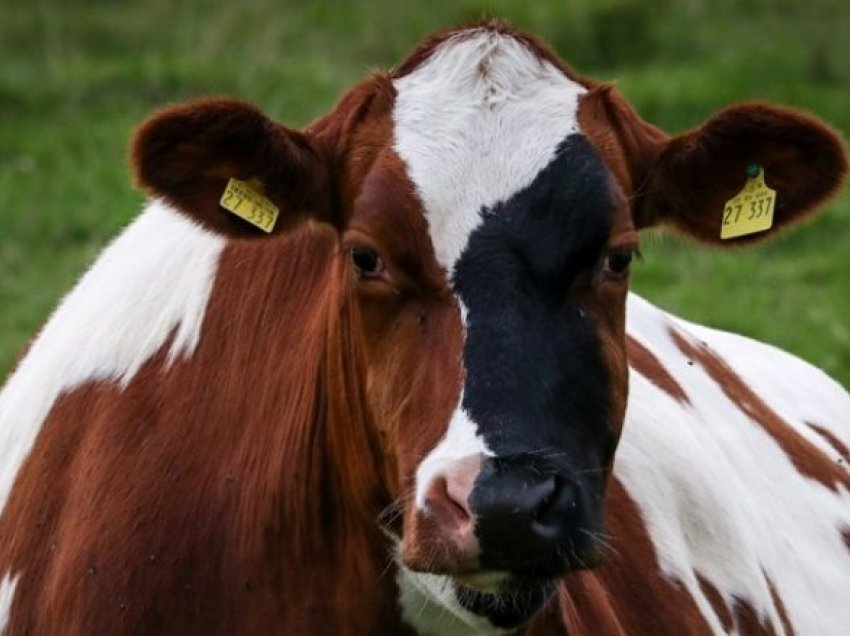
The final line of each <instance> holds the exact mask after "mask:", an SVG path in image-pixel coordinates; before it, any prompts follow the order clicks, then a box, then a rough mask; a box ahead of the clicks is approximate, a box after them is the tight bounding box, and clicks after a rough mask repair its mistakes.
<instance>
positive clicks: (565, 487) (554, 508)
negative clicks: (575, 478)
mask: <svg viewBox="0 0 850 636" xmlns="http://www.w3.org/2000/svg"><path fill="white" fill-rule="evenodd" d="M545 484H546V486H545V489H544V490H543V495H542V497H540V498H539V499H538V503H537V507H536V508H535V510H534V513H533V526H534V528H535V530H536V532H538V533H541V534H543V535H548V534H549V533H552V532H560V531H562V530H563V529H564V528H565V527H566V525H565V524H569V523H570V519H571V518H573V517H574V516H575V514H576V511H577V508H578V502H577V501H576V493H575V491H574V489H573V488H572V487H571V486H570V484H569V483H568V482H567V481H565V480H564V478H563V477H561V476H560V475H552V476H551V477H549V478H548V479H547V480H546V482H545Z"/></svg>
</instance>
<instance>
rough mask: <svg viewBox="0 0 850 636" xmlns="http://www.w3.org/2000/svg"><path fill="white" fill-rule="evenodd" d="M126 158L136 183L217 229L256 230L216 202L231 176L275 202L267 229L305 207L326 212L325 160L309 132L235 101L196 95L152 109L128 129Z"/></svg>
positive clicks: (304, 210) (255, 233)
mask: <svg viewBox="0 0 850 636" xmlns="http://www.w3.org/2000/svg"><path fill="white" fill-rule="evenodd" d="M131 161H132V163H133V168H134V170H135V175H136V181H137V183H138V184H139V186H140V187H142V188H143V189H144V190H146V191H148V192H149V193H150V194H152V195H153V196H157V197H162V198H164V199H165V200H166V201H168V202H169V203H171V204H172V205H174V206H175V207H176V208H177V209H178V210H180V211H181V212H183V213H184V214H186V215H188V216H190V217H191V218H193V219H194V220H195V221H197V222H199V223H200V224H202V225H203V226H204V227H206V228H208V229H211V230H213V231H216V232H219V233H223V234H227V235H243V236H263V235H264V232H263V231H262V230H260V229H258V228H257V227H255V226H254V225H252V224H251V223H249V222H247V221H245V220H243V219H241V218H239V217H238V216H237V215H235V214H232V213H230V212H227V211H226V210H225V209H224V208H223V207H222V206H221V205H220V201H221V199H222V196H223V194H224V192H225V188H226V187H227V185H228V183H229V180H230V179H231V178H235V179H238V180H240V181H244V182H251V183H252V184H253V185H252V188H253V190H254V191H257V192H261V194H262V196H263V197H265V198H266V199H268V200H269V201H271V202H272V203H273V204H274V205H275V206H276V207H277V208H278V209H279V215H278V220H277V222H276V223H275V229H274V230H273V231H275V232H279V231H280V230H281V229H282V228H285V227H286V226H287V225H289V224H291V223H292V222H293V221H295V220H297V219H298V218H303V217H304V216H305V215H310V216H318V217H326V216H329V215H330V205H331V200H330V199H331V194H330V192H331V189H330V187H329V183H328V181H329V176H328V173H329V169H328V165H327V164H328V162H327V161H326V160H325V159H324V158H323V157H322V155H321V153H320V152H319V150H318V149H317V148H316V147H315V145H314V144H313V143H312V141H311V139H310V137H308V136H307V135H305V134H304V133H300V132H297V131H294V130H290V129H287V128H285V127H283V126H281V125H279V124H277V123H275V122H273V121H272V120H270V119H269V118H268V117H266V116H265V115H264V114H263V113H262V112H261V111H259V110H258V109H257V108H255V107H254V106H251V105H250V104H246V103H243V102H239V101H234V100H228V99H216V100H200V101H194V102H188V103H185V104H179V105H177V106H173V107H171V108H167V109H165V110H162V111H160V112H158V113H155V114H154V115H153V116H151V117H150V118H149V119H148V120H147V121H146V122H144V123H143V124H142V125H141V126H140V127H139V128H138V130H137V131H136V133H135V135H134V137H133V141H132V145H131ZM249 212H250V210H249Z"/></svg>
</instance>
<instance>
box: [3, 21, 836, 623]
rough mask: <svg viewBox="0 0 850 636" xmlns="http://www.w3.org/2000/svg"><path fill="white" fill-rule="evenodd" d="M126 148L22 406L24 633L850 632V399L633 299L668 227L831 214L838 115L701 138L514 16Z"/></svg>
mask: <svg viewBox="0 0 850 636" xmlns="http://www.w3.org/2000/svg"><path fill="white" fill-rule="evenodd" d="M131 161H132V165H133V169H134V172H135V179H136V182H137V183H138V185H139V186H140V187H141V188H142V189H143V190H144V191H145V192H147V193H148V194H149V196H150V198H149V201H148V203H147V204H146V205H145V207H144V209H143V211H142V212H141V214H140V215H139V216H138V217H137V218H136V219H135V220H134V221H133V222H132V223H131V224H130V225H129V226H128V227H127V228H126V229H125V230H124V231H123V232H122V233H121V234H120V235H119V236H118V237H117V238H116V239H115V240H114V241H113V242H112V243H111V244H110V245H109V246H107V247H106V248H105V250H104V251H103V253H102V254H101V255H100V257H99V258H98V259H97V260H96V262H95V263H94V264H93V265H92V266H91V268H90V269H89V270H88V272H87V273H86V274H85V275H84V276H83V277H82V279H81V280H80V281H79V283H78V284H77V285H76V287H75V288H74V289H73V291H71V292H70V293H69V294H68V295H67V296H66V297H65V298H64V300H63V301H62V302H61V304H60V305H59V307H58V308H57V309H56V311H55V312H54V313H53V315H52V316H51V317H50V318H49V320H48V321H47V323H46V325H45V326H44V327H43V329H42V330H41V332H40V333H39V334H38V336H37V337H36V338H35V339H34V341H33V343H32V344H31V346H30V348H29V350H28V352H27V353H26V355H25V356H24V357H23V358H22V359H21V361H20V362H19V363H18V365H17V367H16V369H15V371H14V372H13V374H12V375H11V376H10V378H9V379H8V381H7V383H6V385H5V388H4V389H3V392H2V394H0V457H2V460H1V461H2V463H1V464H0V515H2V516H0V537H2V539H0V632H3V631H4V630H5V632H6V633H8V634H58V633H61V634H92V633H94V634H118V633H140V634H147V633H157V634H159V633H167V634H189V633H205V634H212V633H222V634H265V633H286V634H401V633H421V634H468V633H510V632H524V633H528V634H563V633H567V634H571V635H574V634H606V635H607V634H685V633H687V634H709V633H715V634H719V633H741V634H744V633H746V634H758V633H764V634H768V633H771V634H795V633H799V634H844V633H847V630H848V629H850V603H847V591H848V590H850V468H848V463H850V450H848V447H850V396H848V394H847V393H846V392H845V391H844V389H842V388H841V387H840V386H839V385H838V384H837V383H835V382H834V381H832V380H831V379H829V378H828V377H827V376H826V375H824V374H823V373H822V372H821V371H819V370H817V369H815V368H814V367H812V366H810V365H808V364H807V363H805V362H802V361H800V360H798V359H797V358H795V357H793V356H791V355H790V354H787V353H784V352H782V351H779V350H777V349H774V348H772V347H770V346H768V345H764V344H760V343H757V342H755V341H752V340H749V339H747V338H744V337H741V336H736V335H732V334H728V333H723V332H720V331H716V330H713V329H710V328H707V327H701V326H698V325H694V324H690V323H688V322H686V321H684V320H681V319H678V318H676V317H674V316H672V315H670V314H668V313H666V312H664V311H662V310H661V309H658V308H656V307H654V306H653V305H651V304H650V303H649V302H647V301H646V300H643V299H641V298H640V297H638V296H636V295H634V294H630V293H629V291H628V287H629V270H630V263H631V261H632V260H633V258H634V256H635V255H636V254H637V253H638V234H639V232H640V231H641V230H643V229H645V228H650V227H658V226H666V227H670V228H673V229H675V230H678V231H679V232H680V233H683V234H685V235H687V236H690V237H693V238H695V239H696V240H698V241H700V242H702V243H704V244H709V245H714V246H744V245H748V244H751V243H755V242H757V241H760V240H763V239H765V238H767V237H770V236H774V235H775V234H777V233H779V232H781V231H782V230H784V229H785V228H787V227H789V226H791V225H793V224H795V223H797V222H799V221H800V220H802V219H805V218H807V217H808V216H809V215H810V214H812V213H813V212H814V211H815V210H816V209H817V208H818V207H819V206H820V205H821V204H822V203H823V202H824V201H826V200H827V199H828V198H829V197H830V196H832V195H834V194H835V193H836V191H837V189H838V188H839V187H840V185H841V183H842V182H843V180H844V178H845V175H846V173H847V168H848V167H847V158H846V154H845V150H844V146H843V144H842V141H841V140H840V137H839V136H838V135H837V134H836V133H835V132H834V131H833V130H831V129H830V128H829V127H828V126H826V125H825V124H823V123H822V122H820V121H819V120H817V119H815V118H814V117H812V116H810V115H807V114H803V113H800V112H797V111H794V110H790V109H787V108H782V107H778V106H774V105H768V104H763V103H741V104H736V105H733V106H730V107H728V108H726V109H724V110H722V111H720V112H718V113H716V114H714V115H713V116H712V117H710V118H709V119H708V120H707V121H706V122H705V123H703V124H702V125H700V126H698V127H697V128H694V129H693V130H690V131H688V132H685V133H682V134H679V135H676V136H670V135H668V134H666V133H664V132H663V131H661V130H659V129H658V128H656V127H654V126H652V125H650V124H648V123H646V122H645V121H643V120H642V119H641V118H640V117H639V115H638V114H637V113H636V111H635V110H634V109H633V108H632V107H631V106H630V105H629V104H628V103H627V102H626V101H625V100H624V98H623V97H622V96H621V95H620V94H619V93H618V92H617V90H616V89H615V88H614V87H613V86H612V85H610V84H608V83H604V82H598V81H595V80H592V79H589V78H586V77H582V76H580V75H578V74H577V73H576V72H574V71H573V70H572V69H571V68H570V67H568V66H567V65H566V64H565V63H564V62H563V61H562V60H560V59H559V58H558V57H557V56H556V55H555V54H554V53H553V52H552V51H551V50H549V49H548V48H546V46H545V45H544V44H543V43H541V42H540V41H538V40H537V39H536V38H534V37H533V36H531V35H528V34H525V33H522V32H520V31H518V30H516V29H514V28H513V27H511V26H509V25H506V24H504V23H500V22H485V23H481V24H477V25H473V26H469V27H463V28H459V29H454V30H449V31H446V32H443V33H439V34H436V35H434V36H432V37H430V38H428V39H427V40H426V41H425V42H424V43H422V44H421V45H420V46H419V47H417V48H416V49H415V50H414V51H413V53H412V54H411V55H410V57H408V58H407V59H406V60H405V61H404V62H402V63H401V64H400V65H399V66H398V67H396V68H395V69H394V70H393V71H391V72H387V73H377V74H375V75H373V76H371V77H368V78H367V79H365V80H364V81H363V82H362V83H360V84H358V85H357V86H355V87H354V88H353V89H352V90H350V91H349V92H348V93H347V94H346V95H345V96H344V97H343V98H342V99H341V101H340V102H339V103H338V105H337V106H336V107H335V109H334V110H333V111H332V112H331V113H330V114H329V115H327V116H325V117H322V118H320V119H318V120H316V121H315V122H314V123H312V124H311V125H309V126H307V127H306V128H305V129H304V130H302V131H298V130H294V129H290V128H287V127H284V126H282V125H280V124H278V123H276V122H275V121H273V120H272V119H270V118H268V117H267V116H266V115H265V114H263V113H262V112H260V111H259V110H258V109H257V108H255V107H253V106H251V105H249V104H246V103H243V102H239V101H234V100H229V99H201V100H197V101H192V102H189V103H183V104H178V105H175V106H171V107H168V108H166V109H164V110H162V111H159V112H157V113H155V114H153V115H152V116H151V117H150V118H149V119H148V120H147V121H146V122H145V123H144V124H142V125H141V126H140V127H139V128H138V129H137V131H136V133H135V135H134V137H133V141H132V144H131ZM231 179H236V180H237V181H235V182H233V181H231ZM759 180H762V181H763V183H761V185H760V186H759V185H758V182H759ZM234 183H235V184H237V185H232V184H234ZM752 184H756V185H755V186H753V185H752ZM751 186H752V187H755V188H757V189H759V188H760V189H759V192H760V193H761V194H759V197H760V198H759V200H760V201H762V202H764V201H767V200H769V201H768V203H769V204H770V205H768V208H769V207H771V205H772V207H773V209H772V211H770V210H767V209H765V210H762V209H761V208H759V209H756V207H755V204H752V205H751V206H750V207H749V208H745V210H744V214H745V215H747V214H749V217H752V216H753V215H755V216H757V217H759V218H760V219H761V220H765V219H769V223H768V224H767V225H768V226H769V227H760V229H757V230H755V229H753V228H750V229H749V230H746V231H741V232H738V233H735V232H733V234H734V235H733V236H728V232H727V230H729V229H730V228H731V229H732V230H735V228H736V227H738V226H737V225H736V222H737V221H736V218H737V216H739V215H740V210H736V209H735V205H736V204H735V201H740V196H742V195H741V193H742V192H744V191H747V189H748V188H751ZM231 188H237V191H236V194H234V190H232V189H231ZM238 188H242V189H241V190H238ZM765 188H770V189H771V191H773V192H774V194H773V195H770V194H765V193H769V192H770V191H768V190H766V189H765ZM239 193H241V194H239ZM237 195H238V196H239V197H240V198H239V201H237V202H236V204H235V206H234V204H233V201H230V202H229V203H228V201H229V198H231V197H234V196H237ZM765 197H766V198H765ZM243 199H244V200H245V201H247V204H245V206H247V207H245V206H243V203H242V201H243ZM730 202H731V203H730ZM759 205H762V204H759ZM228 206H229V207H228ZM240 206H243V208H244V209H243V210H241V211H242V212H244V213H243V214H242V216H241V217H240V216H237V214H234V213H232V211H235V212H240ZM225 208H228V209H225ZM246 210H247V211H246ZM771 213H772V217H771V216H770V214H771ZM733 215H734V216H735V217H736V218H732V217H733ZM242 217H247V218H248V220H247V221H246V219H245V218H242ZM749 217H748V218H749ZM248 221H253V222H254V223H251V222H248ZM257 225H259V226H261V227H257ZM727 226H728V227H727ZM739 229H740V228H739ZM724 233H725V234H724ZM721 235H724V238H721ZM695 284H696V283H695Z"/></svg>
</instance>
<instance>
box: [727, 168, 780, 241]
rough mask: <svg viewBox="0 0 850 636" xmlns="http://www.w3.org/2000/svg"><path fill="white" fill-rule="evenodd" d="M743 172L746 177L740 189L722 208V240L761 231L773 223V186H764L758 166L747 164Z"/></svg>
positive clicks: (774, 197) (761, 171)
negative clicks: (745, 171) (771, 187)
mask: <svg viewBox="0 0 850 636" xmlns="http://www.w3.org/2000/svg"><path fill="white" fill-rule="evenodd" d="M747 173H748V174H749V175H750V178H749V179H747V182H746V183H745V184H744V187H743V189H742V190H741V191H740V192H739V193H738V194H736V195H735V196H734V197H732V198H731V199H729V200H728V201H727V202H726V205H725V206H724V208H723V225H721V226H720V238H721V239H723V240H726V239H731V238H735V237H738V236H746V235H747V234H755V233H756V232H764V231H765V230H769V229H770V227H771V226H772V225H773V208H774V206H775V205H776V190H772V189H770V188H768V187H767V185H766V184H765V182H764V170H762V169H761V167H760V166H756V165H752V164H751V165H749V166H747Z"/></svg>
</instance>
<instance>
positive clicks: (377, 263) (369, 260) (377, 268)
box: [351, 247, 385, 278]
mask: <svg viewBox="0 0 850 636" xmlns="http://www.w3.org/2000/svg"><path fill="white" fill-rule="evenodd" d="M351 261H352V262H353V263H354V267H355V268H357V274H358V275H359V276H361V277H362V278H380V277H381V275H382V274H383V273H384V269H385V267H384V261H382V260H381V257H380V256H378V253H377V252H376V251H375V250H373V249H371V248H368V247H352V248H351Z"/></svg>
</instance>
